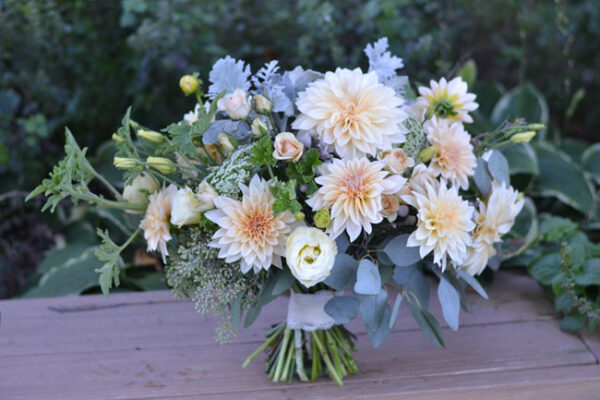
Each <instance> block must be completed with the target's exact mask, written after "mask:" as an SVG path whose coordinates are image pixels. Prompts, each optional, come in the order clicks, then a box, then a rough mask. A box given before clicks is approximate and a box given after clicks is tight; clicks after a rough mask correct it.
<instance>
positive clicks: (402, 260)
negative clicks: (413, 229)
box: [383, 234, 421, 267]
mask: <svg viewBox="0 0 600 400" xmlns="http://www.w3.org/2000/svg"><path fill="white" fill-rule="evenodd" d="M408 236H409V235H408V234H404V235H399V236H396V237H395V238H393V239H392V240H391V241H390V242H389V243H388V244H387V245H386V246H385V248H384V249H383V251H384V253H385V254H386V255H387V256H388V257H389V258H390V259H391V260H392V262H393V263H394V264H395V265H397V266H400V267H407V266H409V265H412V264H414V263H416V262H417V261H420V260H421V256H420V254H419V248H418V247H407V246H406V242H407V240H408Z"/></svg>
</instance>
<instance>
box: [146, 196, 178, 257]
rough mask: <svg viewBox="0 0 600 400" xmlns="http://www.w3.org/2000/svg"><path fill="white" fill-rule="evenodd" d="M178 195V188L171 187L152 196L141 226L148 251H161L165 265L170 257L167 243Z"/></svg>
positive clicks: (169, 238) (169, 237)
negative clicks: (174, 200)
mask: <svg viewBox="0 0 600 400" xmlns="http://www.w3.org/2000/svg"><path fill="white" fill-rule="evenodd" d="M176 193H177V187H176V186H175V185H169V186H167V187H166V188H162V189H161V190H159V191H158V192H156V193H153V194H151V195H150V203H149V204H148V208H147V209H146V215H145V216H144V219H143V220H142V222H141V225H140V226H141V227H142V229H143V230H144V239H146V242H147V243H148V251H156V250H158V251H160V253H161V254H162V259H163V262H165V263H166V262H167V256H168V255H169V252H168V251H167V242H168V241H169V240H171V233H170V231H169V219H170V216H171V210H172V207H173V198H174V197H175V194H176Z"/></svg>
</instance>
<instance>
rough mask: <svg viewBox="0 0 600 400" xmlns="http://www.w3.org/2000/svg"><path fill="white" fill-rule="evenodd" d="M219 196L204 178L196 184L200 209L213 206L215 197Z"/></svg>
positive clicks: (209, 208) (206, 209) (207, 208)
mask: <svg viewBox="0 0 600 400" xmlns="http://www.w3.org/2000/svg"><path fill="white" fill-rule="evenodd" d="M217 196H219V194H218V193H217V191H216V190H215V189H214V188H213V187H212V186H211V185H210V183H208V182H207V181H206V180H204V181H202V182H201V183H200V185H198V194H196V197H197V198H198V201H199V202H200V211H202V212H204V211H208V210H212V209H213V208H215V199H216V198H217Z"/></svg>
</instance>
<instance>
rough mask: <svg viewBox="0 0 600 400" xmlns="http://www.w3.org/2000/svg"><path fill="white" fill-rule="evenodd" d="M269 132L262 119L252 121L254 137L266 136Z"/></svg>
mask: <svg viewBox="0 0 600 400" xmlns="http://www.w3.org/2000/svg"><path fill="white" fill-rule="evenodd" d="M268 131H269V128H267V125H266V124H265V123H264V122H262V121H261V119H260V118H255V119H254V121H252V134H253V135H254V136H257V137H261V136H263V135H266V134H267V132H268Z"/></svg>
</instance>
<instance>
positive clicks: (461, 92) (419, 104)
mask: <svg viewBox="0 0 600 400" xmlns="http://www.w3.org/2000/svg"><path fill="white" fill-rule="evenodd" d="M419 94H420V96H419V97H418V98H417V101H416V103H415V111H416V112H417V114H418V118H417V119H419V120H420V121H423V119H424V118H425V115H427V114H429V115H437V116H438V117H439V118H447V119H450V120H452V121H462V122H466V123H470V122H473V118H471V116H470V115H469V112H471V111H475V110H476V109H477V108H478V107H479V104H477V103H475V98H476V97H477V96H475V95H474V94H473V93H467V83H466V82H465V81H463V80H462V78H461V77H459V76H457V77H456V78H454V79H452V80H451V81H450V82H447V81H446V78H442V79H440V81H439V82H436V81H434V80H431V81H430V82H429V87H423V86H422V87H420V88H419Z"/></svg>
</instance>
